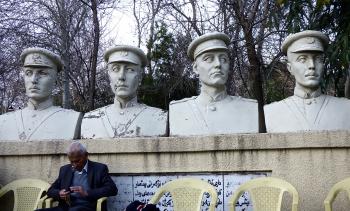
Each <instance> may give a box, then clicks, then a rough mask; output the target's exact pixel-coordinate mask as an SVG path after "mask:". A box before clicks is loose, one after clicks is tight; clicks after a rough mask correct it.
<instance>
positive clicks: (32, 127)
mask: <svg viewBox="0 0 350 211" xmlns="http://www.w3.org/2000/svg"><path fill="white" fill-rule="evenodd" d="M21 62H22V63H23V75H24V84H25V88H26V95H27V97H28V104H27V107H25V108H24V109H21V110H18V111H15V112H9V113H6V114H3V115H1V116H0V140H11V141H12V140H14V141H31V140H48V139H51V140H52V139H75V138H78V137H79V132H80V120H81V118H80V113H79V112H76V111H73V110H69V109H63V108H61V107H58V106H53V103H52V97H51V93H52V90H53V89H54V86H55V82H56V78H57V73H58V72H59V71H61V69H62V66H63V65H62V62H61V59H60V57H59V56H57V55H56V54H54V53H52V52H51V51H48V50H46V49H43V48H27V49H25V50H23V52H22V54H21Z"/></svg>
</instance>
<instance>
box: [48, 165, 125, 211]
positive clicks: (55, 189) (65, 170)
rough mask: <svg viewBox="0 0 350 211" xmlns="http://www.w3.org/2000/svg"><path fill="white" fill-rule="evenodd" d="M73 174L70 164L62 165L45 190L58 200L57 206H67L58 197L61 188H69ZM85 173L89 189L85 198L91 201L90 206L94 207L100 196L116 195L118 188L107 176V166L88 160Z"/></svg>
mask: <svg viewBox="0 0 350 211" xmlns="http://www.w3.org/2000/svg"><path fill="white" fill-rule="evenodd" d="M73 175H74V171H73V169H72V165H70V164H68V165H65V166H62V167H61V168H60V173H59V176H58V178H57V179H56V181H55V182H54V183H53V184H52V185H51V187H50V188H49V190H48V192H47V195H48V196H49V197H51V198H53V199H54V200H57V201H59V206H62V207H66V206H67V204H66V202H65V201H64V200H61V199H60V195H59V192H60V190H62V189H66V190H69V187H71V186H72V185H71V184H72V181H73ZM87 175H88V183H89V185H90V190H88V191H87V193H88V196H86V199H87V200H88V201H90V202H91V206H92V207H96V202H97V200H98V199H99V198H101V197H107V196H115V195H117V193H118V189H117V187H116V185H115V183H114V182H113V180H112V179H111V177H110V176H109V174H108V167H107V166H106V165H105V164H102V163H97V162H93V161H90V160H89V161H88V169H87Z"/></svg>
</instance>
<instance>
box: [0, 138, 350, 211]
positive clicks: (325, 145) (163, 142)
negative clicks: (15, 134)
mask: <svg viewBox="0 0 350 211" xmlns="http://www.w3.org/2000/svg"><path fill="white" fill-rule="evenodd" d="M81 141H82V142H84V143H85V144H86V145H87V148H88V151H89V153H90V156H89V158H90V159H91V160H94V161H98V162H102V163H106V164H107V165H108V167H109V171H110V173H111V174H113V175H125V176H128V175H149V174H162V175H164V174H165V175H166V174H176V173H210V174H215V173H222V172H242V173H246V172H256V171H258V172H261V171H263V172H271V176H274V177H279V178H282V179H285V180H287V181H288V182H290V183H291V184H292V185H293V186H295V188H296V189H297V190H298V192H299V196H300V207H299V208H300V209H299V210H305V211H320V210H324V207H323V200H324V199H325V198H326V195H327V193H328V191H329V190H330V189H331V187H332V186H333V185H334V184H335V183H337V182H339V181H340V180H342V179H345V178H347V177H350V132H349V131H334V132H312V133H284V134H238V135H225V136H207V137H166V138H140V139H114V140H81ZM70 143H71V141H59V140H50V141H37V142H35V141H33V142H0V184H7V183H8V182H10V181H13V180H15V179H19V178H38V179H43V180H46V181H48V182H53V181H54V180H55V179H56V178H57V175H58V170H59V167H60V166H61V165H64V164H67V163H68V159H67V157H66V155H65V152H66V148H67V146H68V145H69V144H70ZM344 195H345V194H343V197H342V196H341V197H340V198H338V199H336V202H335V207H334V209H335V210H337V211H340V210H341V211H348V210H349V208H348V206H349V202H348V199H347V198H346V197H344ZM0 203H1V202H0Z"/></svg>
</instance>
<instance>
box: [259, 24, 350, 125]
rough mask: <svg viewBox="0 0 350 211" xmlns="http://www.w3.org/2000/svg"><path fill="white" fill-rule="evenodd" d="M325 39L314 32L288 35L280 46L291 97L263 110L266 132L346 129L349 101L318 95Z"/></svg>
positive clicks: (325, 37)
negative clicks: (292, 83) (289, 77)
mask: <svg viewBox="0 0 350 211" xmlns="http://www.w3.org/2000/svg"><path fill="white" fill-rule="evenodd" d="M328 42H329V40H328V37H327V36H326V35H324V34H323V33H321V32H318V31H311V30H308V31H303V32H299V33H296V34H292V35H289V36H288V37H287V38H286V40H285V41H284V42H283V43H282V52H283V53H284V54H286V55H287V58H288V62H287V68H288V70H289V72H290V73H291V74H292V75H293V76H294V77H295V81H296V84H295V88H294V95H293V96H291V97H288V98H286V99H284V100H282V101H279V102H274V103H271V104H269V105H265V106H264V111H265V121H266V128H267V132H295V131H316V130H348V129H350V121H349V119H350V100H348V99H346V98H337V97H332V96H328V95H323V94H322V93H321V88H320V83H321V80H322V75H323V71H324V51H325V48H326V47H327V45H328Z"/></svg>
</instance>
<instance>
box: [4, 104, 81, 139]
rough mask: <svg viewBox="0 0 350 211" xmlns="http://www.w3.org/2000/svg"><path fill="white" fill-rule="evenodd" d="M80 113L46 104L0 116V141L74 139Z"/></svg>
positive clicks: (76, 135)
mask: <svg viewBox="0 0 350 211" xmlns="http://www.w3.org/2000/svg"><path fill="white" fill-rule="evenodd" d="M79 117H80V113H79V112H76V111H73V110H69V109H63V108H61V107H57V106H52V104H50V103H49V104H48V105H47V106H46V107H43V108H41V109H40V110H35V109H34V108H33V106H32V105H30V103H28V107H26V108H24V109H21V110H18V111H14V112H9V113H5V114H3V115H1V116H0V140H3V141H5V140H9V141H13V140H17V141H18V140H20V141H31V140H47V139H65V140H68V139H75V138H78V137H79V131H80V123H79V120H80V118H79Z"/></svg>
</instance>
